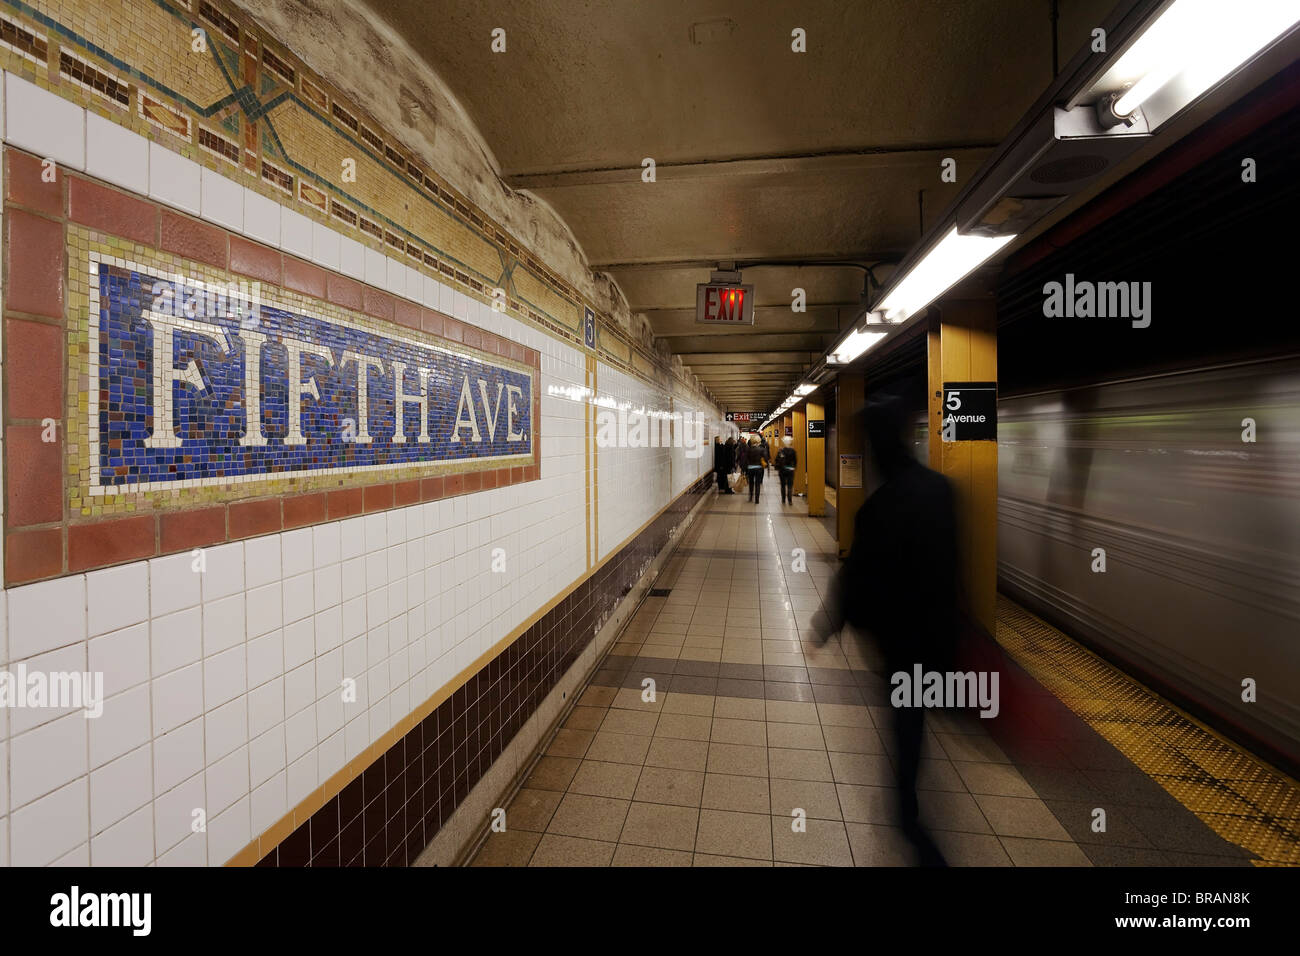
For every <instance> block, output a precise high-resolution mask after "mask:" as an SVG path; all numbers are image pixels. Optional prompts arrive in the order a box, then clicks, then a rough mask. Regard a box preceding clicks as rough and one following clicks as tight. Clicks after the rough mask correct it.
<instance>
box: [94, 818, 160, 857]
mask: <svg viewBox="0 0 1300 956" xmlns="http://www.w3.org/2000/svg"><path fill="white" fill-rule="evenodd" d="M153 852H154V850H153V811H152V809H151V808H149V807H142V808H141V809H139V810H137V811H136V812H135V813H133V814H131V815H130V816H129V817H127V818H126V819H124V820H121V821H119V822H118V823H115V824H114V825H113V826H111V827H109V828H108V829H107V830H105V831H104V832H103V833H100V834H98V835H96V836H94V837H93V838H91V841H90V865H91V866H148V865H149V864H150V863H152V862H153Z"/></svg>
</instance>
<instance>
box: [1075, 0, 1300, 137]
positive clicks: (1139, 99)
mask: <svg viewBox="0 0 1300 956" xmlns="http://www.w3.org/2000/svg"><path fill="white" fill-rule="evenodd" d="M1297 22H1300V0H1230V2H1229V0H1174V2H1173V3H1170V4H1168V5H1167V6H1166V7H1165V8H1164V9H1163V10H1162V11H1161V12H1160V14H1159V15H1158V16H1157V17H1155V19H1153V20H1152V21H1151V22H1150V23H1148V24H1147V25H1146V27H1145V28H1144V29H1143V30H1142V31H1141V33H1140V34H1138V35H1137V37H1136V39H1134V40H1133V42H1132V43H1131V44H1129V46H1128V48H1127V49H1125V50H1124V51H1123V52H1122V53H1121V54H1120V56H1119V58H1118V59H1116V60H1115V61H1114V62H1113V64H1112V65H1111V66H1110V67H1108V68H1107V69H1106V71H1105V73H1104V74H1102V76H1101V77H1100V78H1099V79H1097V80H1096V81H1095V82H1094V83H1092V84H1091V85H1089V86H1088V87H1087V88H1086V90H1087V91H1086V93H1084V95H1083V96H1081V97H1079V101H1081V102H1089V101H1094V102H1096V104H1097V113H1098V117H1099V119H1100V120H1101V122H1102V124H1103V125H1104V126H1108V127H1112V126H1116V125H1119V123H1122V122H1123V123H1127V122H1130V121H1131V120H1132V118H1133V117H1134V116H1135V115H1136V114H1137V112H1138V110H1139V109H1141V110H1142V112H1143V114H1144V116H1145V118H1146V122H1147V127H1148V129H1151V130H1154V129H1155V128H1156V127H1157V126H1159V125H1160V124H1161V123H1164V122H1165V121H1167V120H1168V119H1169V118H1170V117H1171V116H1173V115H1174V114H1175V113H1177V112H1178V111H1179V110H1181V109H1183V108H1184V107H1186V106H1187V105H1188V104H1190V103H1191V102H1192V101H1193V100H1195V99H1196V98H1197V97H1199V96H1200V95H1201V94H1202V93H1204V92H1205V91H1206V90H1208V89H1210V87H1212V86H1214V85H1215V84H1216V83H1218V82H1219V81H1220V80H1222V79H1223V78H1224V77H1226V76H1227V75H1228V74H1229V73H1232V72H1233V71H1234V70H1236V69H1237V68H1238V67H1240V66H1242V65H1243V64H1245V63H1246V62H1247V61H1248V60H1250V59H1251V58H1252V57H1253V56H1255V54H1257V53H1259V52H1260V51H1261V50H1263V49H1264V48H1265V47H1266V46H1268V45H1269V44H1270V43H1272V42H1273V41H1274V40H1276V39H1278V38H1279V37H1280V36H1282V35H1283V34H1284V33H1285V32H1287V30H1289V29H1290V28H1292V27H1294V26H1295V25H1296V23H1297Z"/></svg>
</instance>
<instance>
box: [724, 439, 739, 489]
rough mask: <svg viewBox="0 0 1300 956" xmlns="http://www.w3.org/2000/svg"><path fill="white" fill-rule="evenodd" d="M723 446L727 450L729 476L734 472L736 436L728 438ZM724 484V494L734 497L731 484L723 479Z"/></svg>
mask: <svg viewBox="0 0 1300 956" xmlns="http://www.w3.org/2000/svg"><path fill="white" fill-rule="evenodd" d="M724 444H725V445H726V448H727V451H726V459H727V475H728V476H729V475H730V474H731V473H732V472H733V471H735V470H736V436H735V435H732V436H731V437H730V438H728V439H727V440H726V442H725V443H724ZM724 482H725V483H726V486H727V490H726V493H727V494H729V495H734V494H735V493H736V492H735V491H733V490H732V488H731V482H730V481H729V480H727V479H725V478H724Z"/></svg>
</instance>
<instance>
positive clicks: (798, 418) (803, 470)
mask: <svg viewBox="0 0 1300 956" xmlns="http://www.w3.org/2000/svg"><path fill="white" fill-rule="evenodd" d="M790 428H791V430H792V431H791V437H792V438H794V443H793V444H792V445H791V446H790V447H791V448H793V449H794V453H795V455H796V456H797V457H796V459H795V466H794V494H796V495H805V494H807V493H808V410H807V408H806V407H805V406H804V405H802V404H800V405H797V406H796V407H795V408H794V409H792V410H791V412H790Z"/></svg>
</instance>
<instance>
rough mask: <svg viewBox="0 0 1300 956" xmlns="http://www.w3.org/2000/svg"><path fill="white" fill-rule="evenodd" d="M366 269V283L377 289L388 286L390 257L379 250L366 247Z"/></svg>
mask: <svg viewBox="0 0 1300 956" xmlns="http://www.w3.org/2000/svg"><path fill="white" fill-rule="evenodd" d="M365 251H366V267H365V275H364V281H365V282H366V283H367V284H368V285H372V286H374V287H375V288H377V289H382V288H384V287H385V286H386V285H387V284H388V257H387V256H385V255H384V254H383V253H382V252H380V251H379V250H377V249H371V248H370V247H369V246H366V250H365Z"/></svg>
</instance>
